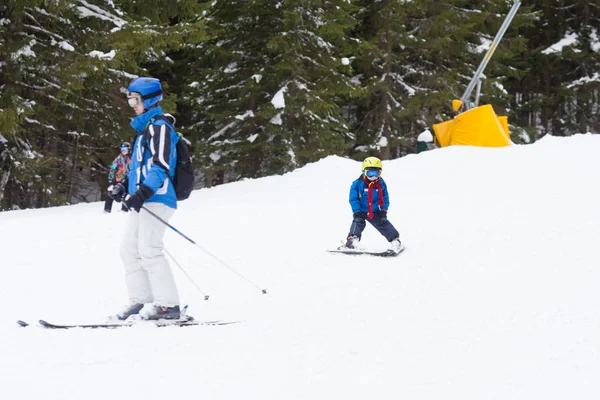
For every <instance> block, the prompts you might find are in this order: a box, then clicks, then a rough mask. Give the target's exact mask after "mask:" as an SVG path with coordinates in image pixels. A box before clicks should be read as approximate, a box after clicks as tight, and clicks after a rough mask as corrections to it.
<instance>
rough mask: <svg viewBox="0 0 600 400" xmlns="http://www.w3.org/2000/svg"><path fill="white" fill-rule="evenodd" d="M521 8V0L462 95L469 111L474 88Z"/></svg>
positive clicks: (508, 17) (512, 9)
mask: <svg viewBox="0 0 600 400" xmlns="http://www.w3.org/2000/svg"><path fill="white" fill-rule="evenodd" d="M520 6H521V1H520V0H517V1H515V3H514V4H513V6H512V8H511V9H510V11H509V12H508V15H507V16H506V18H505V19H504V22H503V23H502V26H501V27H500V30H499V31H498V33H497V34H496V37H495V38H494V41H493V42H492V45H491V46H490V48H489V49H488V51H487V53H485V57H483V60H482V61H481V64H479V68H477V71H476V72H475V75H473V78H472V79H471V82H469V86H467V90H465V93H464V94H463V95H462V97H461V99H460V100H461V101H462V103H463V104H464V105H465V108H467V109H469V108H470V107H469V103H468V101H469V97H471V92H473V88H475V85H476V84H477V82H478V81H479V77H480V76H481V74H482V73H483V70H484V69H485V67H486V66H487V64H488V62H489V61H490V59H491V58H492V55H493V54H494V51H495V50H496V47H497V46H498V43H500V41H501V40H502V37H503V36H504V33H505V32H506V30H507V29H508V26H509V25H510V23H511V22H512V19H513V18H514V16H515V14H516V13H517V10H518V9H519V7H520Z"/></svg>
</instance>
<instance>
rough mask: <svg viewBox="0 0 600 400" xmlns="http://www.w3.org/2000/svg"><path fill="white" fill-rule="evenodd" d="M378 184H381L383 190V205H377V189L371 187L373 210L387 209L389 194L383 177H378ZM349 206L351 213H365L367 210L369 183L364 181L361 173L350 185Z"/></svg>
mask: <svg viewBox="0 0 600 400" xmlns="http://www.w3.org/2000/svg"><path fill="white" fill-rule="evenodd" d="M379 184H380V185H381V191H382V192H383V205H382V206H381V207H380V206H379V191H378V190H377V189H372V191H371V192H372V193H371V197H372V203H373V204H372V208H373V212H376V211H379V210H385V211H387V210H388V208H389V207H390V196H389V195H388V190H387V185H386V183H385V181H384V180H383V178H379ZM350 206H351V207H352V213H356V212H359V211H360V212H364V213H365V214H366V213H367V212H368V211H369V184H368V183H367V182H365V179H364V178H363V176H362V175H361V177H360V178H358V179H357V180H355V181H354V182H352V186H350Z"/></svg>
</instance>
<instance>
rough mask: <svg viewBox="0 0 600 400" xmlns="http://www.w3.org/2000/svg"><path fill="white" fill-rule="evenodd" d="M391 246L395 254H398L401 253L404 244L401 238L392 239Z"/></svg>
mask: <svg viewBox="0 0 600 400" xmlns="http://www.w3.org/2000/svg"><path fill="white" fill-rule="evenodd" d="M390 244H391V245H392V248H391V250H392V251H393V252H394V253H396V254H398V253H400V251H401V250H402V242H401V241H400V238H399V237H397V238H394V239H392V241H391V242H390Z"/></svg>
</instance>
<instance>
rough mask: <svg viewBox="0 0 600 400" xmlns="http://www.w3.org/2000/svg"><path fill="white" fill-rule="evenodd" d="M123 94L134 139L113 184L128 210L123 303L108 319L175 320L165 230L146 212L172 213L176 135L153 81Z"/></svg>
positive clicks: (159, 89)
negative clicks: (124, 171) (126, 165)
mask: <svg viewBox="0 0 600 400" xmlns="http://www.w3.org/2000/svg"><path fill="white" fill-rule="evenodd" d="M127 90H128V95H127V101H128V103H129V106H130V107H132V108H133V110H134V112H135V115H136V116H135V118H133V120H132V121H131V127H132V128H133V129H134V130H135V131H136V132H137V137H136V138H135V142H134V145H133V151H132V153H131V158H132V160H131V169H130V172H129V174H128V176H127V184H126V185H123V184H118V185H115V187H114V188H113V198H115V200H118V201H123V204H124V205H125V206H126V207H127V208H128V209H129V210H131V211H130V213H129V214H130V215H129V217H128V220H127V225H126V228H125V236H124V238H123V242H122V243H121V259H122V260H123V264H124V266H125V283H126V286H127V292H128V295H129V302H128V303H127V304H126V305H125V306H124V307H123V308H122V309H121V310H120V311H119V312H118V313H117V314H116V315H112V316H111V317H109V319H128V318H130V317H132V316H133V317H132V318H136V319H138V318H139V319H179V318H180V307H179V295H178V292H177V286H176V285H175V279H174V278H173V273H172V271H171V267H170V266H169V263H168V261H167V259H166V257H165V254H164V252H163V247H164V245H163V236H164V234H165V230H166V225H165V224H164V223H163V222H161V221H160V220H159V219H158V218H156V217H155V216H153V215H152V214H151V213H150V212H148V211H151V212H152V213H153V214H155V215H157V216H158V217H160V218H161V219H162V220H163V221H168V220H169V218H170V217H171V216H172V215H173V213H174V211H175V209H176V208H177V196H176V194H175V189H174V187H173V180H172V179H173V177H174V174H175V167H176V160H177V154H176V145H177V141H178V140H179V136H178V135H177V133H176V132H175V130H174V128H173V125H174V123H175V121H174V118H172V116H170V115H169V114H166V115H164V114H163V111H162V109H161V107H160V106H159V105H158V103H159V102H160V101H161V100H162V98H163V95H162V87H161V84H160V81H159V80H158V79H156V78H137V79H134V80H133V81H132V82H131V84H130V85H129V87H128V88H127ZM164 118H166V119H168V121H165V120H164ZM119 185H120V186H119ZM127 193H129V195H128V194H127ZM136 314H137V315H136Z"/></svg>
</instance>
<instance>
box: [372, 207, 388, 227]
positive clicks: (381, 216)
mask: <svg viewBox="0 0 600 400" xmlns="http://www.w3.org/2000/svg"><path fill="white" fill-rule="evenodd" d="M375 218H376V220H377V223H378V224H384V223H386V222H387V210H379V211H377V212H376V213H375Z"/></svg>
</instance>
